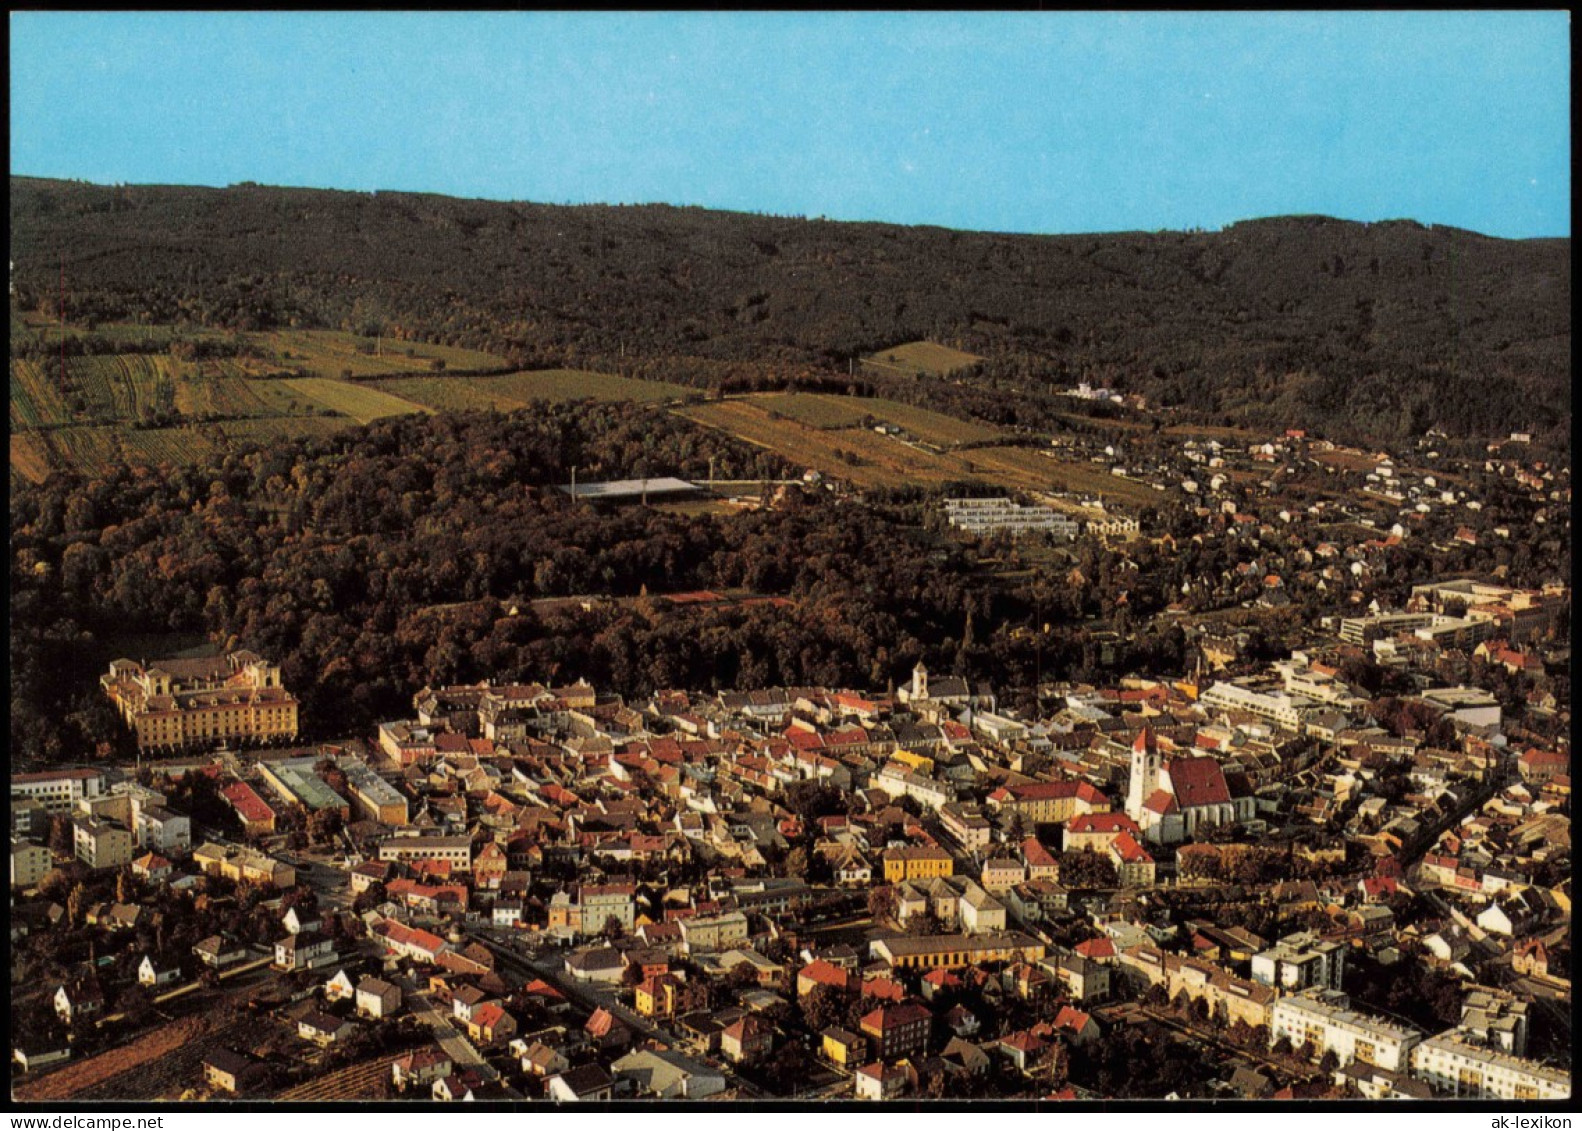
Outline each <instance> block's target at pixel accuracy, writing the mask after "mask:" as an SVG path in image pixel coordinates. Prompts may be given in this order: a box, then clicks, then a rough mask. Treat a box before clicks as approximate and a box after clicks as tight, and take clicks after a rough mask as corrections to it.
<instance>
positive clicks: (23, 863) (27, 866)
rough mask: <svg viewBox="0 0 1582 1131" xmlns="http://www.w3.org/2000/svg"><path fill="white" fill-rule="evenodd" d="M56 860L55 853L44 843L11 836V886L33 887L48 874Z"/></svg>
mask: <svg viewBox="0 0 1582 1131" xmlns="http://www.w3.org/2000/svg"><path fill="white" fill-rule="evenodd" d="M54 862H55V856H54V853H52V852H50V850H49V849H47V848H45V847H44V846H43V845H42V844H35V843H34V842H33V841H31V840H22V839H20V838H19V837H12V838H11V886H12V887H13V888H31V887H36V886H38V882H39V881H40V880H42V879H43V878H44V877H45V876H46V875H48V873H49V870H50V868H51V867H52V866H53V864H54Z"/></svg>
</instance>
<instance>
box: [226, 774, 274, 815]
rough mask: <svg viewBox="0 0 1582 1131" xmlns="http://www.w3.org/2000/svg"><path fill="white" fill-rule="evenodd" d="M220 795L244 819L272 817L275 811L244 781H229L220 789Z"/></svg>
mask: <svg viewBox="0 0 1582 1131" xmlns="http://www.w3.org/2000/svg"><path fill="white" fill-rule="evenodd" d="M220 795H221V796H222V797H224V798H225V800H227V801H229V802H230V803H231V808H233V809H235V810H236V811H237V812H238V813H239V814H241V817H242V820H244V821H270V820H273V819H274V816H275V811H274V810H273V809H271V808H270V807H269V805H268V803H267V802H265V801H264V799H263V798H262V797H259V796H258V794H257V792H255V791H254V789H253V787H252V786H250V785H248V784H247V783H246V782H244V781H239V782H233V783H231V784H230V785H228V786H226V787H225V788H224V789H222V790H221V791H220Z"/></svg>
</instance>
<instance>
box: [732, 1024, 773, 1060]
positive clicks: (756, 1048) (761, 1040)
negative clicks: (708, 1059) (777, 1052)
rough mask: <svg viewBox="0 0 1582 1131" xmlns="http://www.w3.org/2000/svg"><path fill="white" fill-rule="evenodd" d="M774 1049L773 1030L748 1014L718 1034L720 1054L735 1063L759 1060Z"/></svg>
mask: <svg viewBox="0 0 1582 1131" xmlns="http://www.w3.org/2000/svg"><path fill="white" fill-rule="evenodd" d="M773 1047H774V1029H773V1027H772V1026H770V1024H769V1022H767V1021H765V1020H764V1019H763V1018H761V1017H758V1016H756V1015H754V1014H751V1013H749V1014H748V1015H747V1016H745V1017H743V1018H741V1019H740V1020H738V1021H737V1022H736V1023H735V1024H733V1025H729V1026H727V1027H726V1029H725V1031H724V1032H723V1033H721V1034H720V1052H721V1054H723V1055H724V1056H726V1057H728V1058H730V1059H731V1060H733V1061H736V1062H737V1063H740V1062H742V1061H744V1060H746V1061H753V1060H759V1059H761V1058H762V1057H765V1056H768V1055H769V1052H770V1050H771V1049H772V1048H773Z"/></svg>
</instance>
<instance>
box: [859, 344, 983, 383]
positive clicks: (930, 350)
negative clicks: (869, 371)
mask: <svg viewBox="0 0 1582 1131" xmlns="http://www.w3.org/2000/svg"><path fill="white" fill-rule="evenodd" d="M982 360H983V359H982V358H981V357H979V356H978V355H977V354H971V353H963V352H962V351H961V350H956V349H951V348H950V347H949V346H942V345H939V344H938V343H935V342H904V343H902V344H901V345H898V346H891V347H890V348H889V349H882V350H877V351H875V352H874V353H871V354H869V355H868V356H867V357H865V358H864V359H863V363H864V364H866V365H872V366H874V367H876V368H878V369H880V370H883V371H884V372H887V373H910V374H912V375H914V376H915V375H918V374H923V375H926V376H929V377H947V376H949V375H950V374H952V373H954V372H956V371H957V370H958V369H965V368H967V367H968V366H969V365H973V364H975V363H977V362H979V361H982Z"/></svg>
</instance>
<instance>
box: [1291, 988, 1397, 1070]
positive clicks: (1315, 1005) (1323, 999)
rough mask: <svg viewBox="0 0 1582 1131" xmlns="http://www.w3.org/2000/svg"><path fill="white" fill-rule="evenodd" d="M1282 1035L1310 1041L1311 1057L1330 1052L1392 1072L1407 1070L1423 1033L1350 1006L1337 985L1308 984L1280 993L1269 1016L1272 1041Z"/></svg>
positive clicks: (1301, 1042)
mask: <svg viewBox="0 0 1582 1131" xmlns="http://www.w3.org/2000/svg"><path fill="white" fill-rule="evenodd" d="M1282 1037H1284V1038H1285V1039H1286V1040H1288V1041H1290V1042H1291V1047H1292V1048H1297V1049H1299V1048H1301V1047H1302V1046H1303V1045H1310V1046H1311V1048H1312V1054H1313V1059H1314V1060H1315V1061H1317V1060H1319V1059H1320V1058H1322V1057H1323V1055H1324V1054H1325V1053H1326V1052H1332V1053H1334V1054H1335V1057H1336V1059H1337V1060H1339V1062H1340V1063H1341V1064H1342V1065H1346V1064H1350V1063H1351V1062H1352V1061H1354V1060H1361V1061H1364V1062H1366V1063H1368V1064H1373V1065H1377V1066H1378V1067H1380V1068H1388V1069H1389V1070H1390V1071H1392V1072H1404V1071H1406V1069H1407V1067H1408V1064H1409V1058H1410V1055H1411V1051H1412V1049H1413V1047H1414V1046H1416V1045H1417V1043H1418V1042H1419V1041H1421V1040H1422V1039H1423V1035H1422V1034H1421V1033H1419V1032H1418V1031H1417V1030H1415V1029H1410V1028H1408V1027H1406V1026H1405V1025H1400V1024H1397V1023H1395V1022H1393V1021H1386V1020H1384V1019H1382V1018H1379V1017H1373V1016H1370V1015H1368V1014H1365V1013H1359V1012H1357V1011H1356V1010H1354V1009H1352V1008H1351V999H1350V998H1348V997H1347V996H1346V995H1345V994H1343V993H1340V992H1338V991H1336V990H1329V989H1320V988H1317V987H1314V988H1312V989H1308V990H1303V991H1302V992H1301V993H1299V994H1292V995H1289V996H1286V997H1282V998H1280V999H1279V1000H1277V1001H1276V1002H1275V1003H1274V1010H1273V1011H1272V1013H1271V1014H1270V1020H1269V1041H1270V1043H1271V1044H1273V1043H1274V1042H1276V1041H1278V1040H1280V1038H1282Z"/></svg>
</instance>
